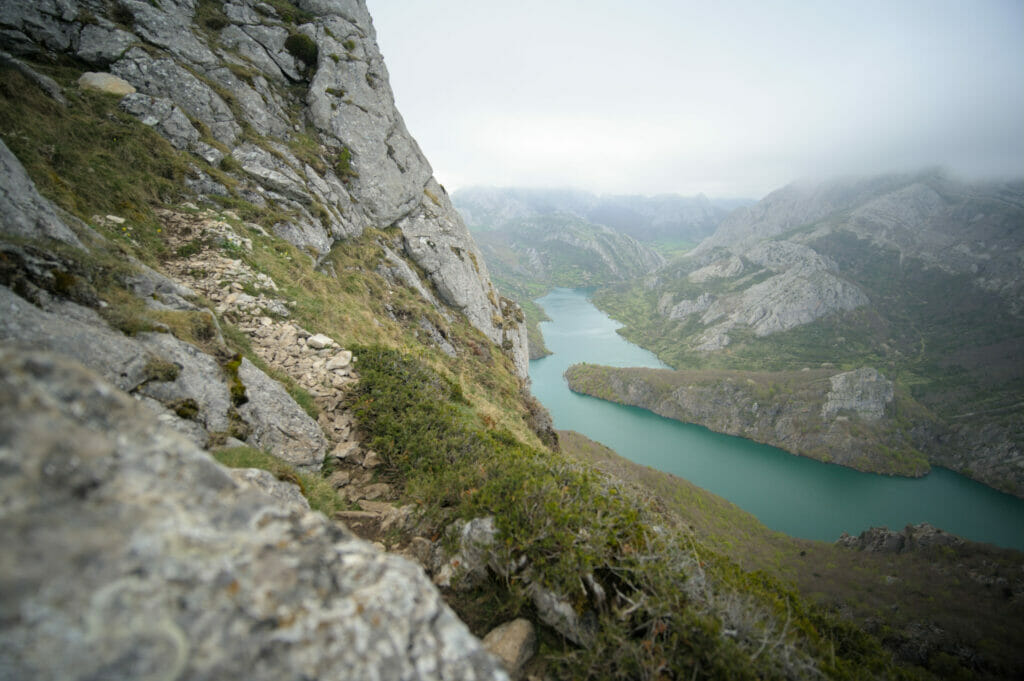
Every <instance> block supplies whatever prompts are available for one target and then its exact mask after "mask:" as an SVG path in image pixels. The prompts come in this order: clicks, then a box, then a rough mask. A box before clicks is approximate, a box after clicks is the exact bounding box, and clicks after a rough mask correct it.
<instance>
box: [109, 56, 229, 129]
mask: <svg viewBox="0 0 1024 681" xmlns="http://www.w3.org/2000/svg"><path fill="white" fill-rule="evenodd" d="M110 71H111V72H112V73H114V74H115V75H118V76H120V77H121V78H124V79H125V80H127V81H128V82H129V83H131V84H132V85H134V86H135V87H136V88H137V89H138V90H139V92H142V93H145V94H148V95H153V96H156V97H164V98H167V99H170V100H172V101H173V102H174V103H175V104H177V105H178V106H180V107H181V108H182V109H183V110H184V111H185V112H186V113H188V114H189V115H191V116H194V117H195V118H197V119H199V120H200V121H202V122H203V123H205V124H206V125H207V126H208V127H209V128H210V132H211V133H212V134H213V136H214V137H215V138H216V139H217V141H219V142H221V143H223V144H227V145H231V144H233V143H234V141H235V139H236V138H237V137H238V135H239V133H241V131H242V128H241V127H240V126H239V125H238V123H237V122H236V121H235V116H234V114H233V113H232V112H231V107H229V106H228V105H227V103H226V102H225V101H224V99H223V98H221V96H220V95H219V94H217V93H216V92H215V91H214V90H213V89H212V88H210V86H208V85H206V84H205V83H204V82H203V81H201V80H199V79H198V78H197V77H196V76H194V75H192V74H191V73H190V72H189V71H187V70H186V69H185V68H184V67H182V66H180V65H178V64H177V63H176V62H175V61H174V60H173V59H169V58H154V57H152V56H150V54H149V53H148V52H146V51H145V50H143V49H141V48H132V49H131V50H129V51H128V52H127V53H126V54H125V55H124V57H122V58H121V59H119V60H118V61H116V62H115V63H113V64H111V66H110Z"/></svg>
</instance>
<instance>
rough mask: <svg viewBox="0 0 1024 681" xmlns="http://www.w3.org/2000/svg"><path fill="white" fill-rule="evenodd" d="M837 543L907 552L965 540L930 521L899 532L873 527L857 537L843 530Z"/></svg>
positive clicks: (887, 551)
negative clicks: (932, 524)
mask: <svg viewBox="0 0 1024 681" xmlns="http://www.w3.org/2000/svg"><path fill="white" fill-rule="evenodd" d="M836 544H837V545H838V546H843V547H845V548H848V549H854V550H857V551H867V552H868V553H906V552H909V551H918V550H921V549H927V548H932V547H936V546H950V547H956V546H962V545H963V544H964V540H963V539H961V538H960V537H958V536H956V535H955V534H949V533H947V532H943V531H942V530H940V529H939V528H937V527H933V526H931V525H929V524H928V523H921V524H919V525H907V526H906V527H904V528H903V529H902V530H900V531H899V532H894V531H892V530H890V529H889V528H887V527H872V528H870V529H867V530H864V531H863V532H861V533H860V534H859V535H857V536H856V537H854V536H851V535H849V534H847V533H845V532H843V535H842V536H841V537H839V539H837V540H836Z"/></svg>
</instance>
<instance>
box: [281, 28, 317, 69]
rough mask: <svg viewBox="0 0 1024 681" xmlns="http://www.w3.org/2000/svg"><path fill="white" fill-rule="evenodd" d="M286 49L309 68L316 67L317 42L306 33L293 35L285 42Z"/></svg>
mask: <svg viewBox="0 0 1024 681" xmlns="http://www.w3.org/2000/svg"><path fill="white" fill-rule="evenodd" d="M284 48H285V49H286V50H288V52H289V53H290V54H291V55H292V56H293V57H295V58H296V59H298V60H299V61H301V62H302V63H303V64H305V65H306V66H307V67H315V66H316V60H317V55H318V50H317V47H316V42H314V40H313V39H312V38H310V37H309V36H308V35H306V34H305V33H292V34H291V35H290V36H288V38H287V39H286V40H285V41H284Z"/></svg>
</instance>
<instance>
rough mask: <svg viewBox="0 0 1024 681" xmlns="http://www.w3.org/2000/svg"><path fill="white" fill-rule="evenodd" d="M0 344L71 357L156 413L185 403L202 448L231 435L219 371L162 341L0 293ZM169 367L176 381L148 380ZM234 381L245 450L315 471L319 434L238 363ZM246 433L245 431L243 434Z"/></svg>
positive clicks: (196, 353)
mask: <svg viewBox="0 0 1024 681" xmlns="http://www.w3.org/2000/svg"><path fill="white" fill-rule="evenodd" d="M0 310H2V311H3V314H2V315H0V340H4V341H5V342H7V343H8V344H11V345H15V346H19V347H23V348H35V349H43V350H49V351H52V352H57V353H60V354H62V355H65V356H68V357H72V358H74V359H76V360H78V361H79V362H81V363H82V364H84V365H86V366H88V367H89V368H91V369H92V370H94V371H96V372H97V373H100V374H101V375H103V376H104V377H105V378H106V379H107V380H109V381H111V382H112V383H114V384H115V385H116V386H117V387H118V388H119V389H121V390H124V391H128V392H137V393H138V394H139V395H140V396H145V397H148V398H152V399H154V400H156V401H157V402H158V403H160V404H162V405H172V406H173V405H177V404H181V403H182V401H183V400H191V401H192V404H193V405H194V407H195V409H196V414H195V416H194V417H193V420H194V422H195V423H197V424H199V425H201V426H202V431H201V432H202V435H203V437H202V439H201V441H200V442H197V444H204V443H205V440H206V437H208V436H209V435H210V434H212V433H226V432H230V431H231V430H232V426H233V424H232V417H231V409H232V401H231V394H230V390H229V389H228V385H227V383H226V381H227V378H226V377H225V375H224V371H223V370H222V369H221V367H220V365H219V364H218V363H217V362H216V361H214V359H213V358H212V357H211V356H210V355H207V354H205V353H203V352H201V351H200V350H199V349H198V348H196V347H194V346H192V345H189V344H188V343H185V342H183V341H180V340H178V339H177V338H174V337H173V336H171V335H169V334H162V333H143V334H139V336H137V337H135V338H130V337H128V336H125V335H123V334H122V333H120V332H119V331H114V330H112V329H110V328H109V327H108V326H107V324H106V323H105V322H104V321H103V320H102V319H101V318H100V317H99V316H98V315H96V313H94V312H93V311H92V310H89V309H87V308H84V307H82V306H80V305H76V304H74V303H71V302H55V303H53V304H52V309H51V310H42V309H40V308H38V307H36V306H35V305H32V304H31V303H29V302H27V301H26V300H24V299H23V298H21V297H20V296H18V295H16V294H14V293H13V292H12V291H11V290H10V289H8V288H7V287H4V286H0ZM157 361H159V362H162V363H164V364H166V363H170V364H172V365H173V366H175V367H177V371H176V373H177V375H176V376H175V377H174V378H172V379H170V380H155V379H154V377H153V368H152V367H153V366H154V365H153V363H154V362H157ZM239 378H240V379H241V380H242V383H243V385H245V387H246V395H247V397H248V400H249V401H248V402H247V403H246V404H244V405H241V406H240V407H239V410H238V412H239V415H240V417H241V419H243V420H244V421H245V422H247V423H248V424H249V425H251V426H252V429H251V432H250V433H249V435H250V437H251V438H252V443H253V444H254V445H255V446H258V447H264V448H267V449H268V450H269V451H270V452H271V453H272V454H274V455H275V456H278V457H280V458H282V459H285V460H286V461H289V462H291V463H293V464H295V465H297V466H300V467H302V468H305V469H308V470H318V469H319V467H320V464H321V462H322V461H323V455H324V451H325V450H326V447H327V443H326V441H325V440H324V436H323V433H322V432H321V431H320V428H319V427H318V426H317V424H316V422H315V421H313V419H311V418H310V417H309V416H308V415H307V414H306V413H305V412H304V411H302V408H301V407H299V405H298V404H296V403H295V401H294V400H293V399H292V398H291V397H290V396H289V395H288V394H287V393H286V392H285V390H284V389H283V388H282V387H281V385H280V384H279V383H277V382H276V381H273V380H272V379H270V378H269V377H267V376H266V374H264V373H263V372H262V371H260V370H259V369H258V368H256V367H255V366H253V365H252V364H250V363H249V362H248V361H243V362H242V366H241V367H240V368H239ZM247 427H248V426H247Z"/></svg>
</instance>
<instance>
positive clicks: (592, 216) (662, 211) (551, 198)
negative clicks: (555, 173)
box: [452, 187, 753, 243]
mask: <svg viewBox="0 0 1024 681" xmlns="http://www.w3.org/2000/svg"><path fill="white" fill-rule="evenodd" d="M452 200H453V201H454V202H455V204H456V208H457V209H458V210H459V212H460V213H462V216H463V218H464V219H465V220H466V224H468V225H469V227H470V229H472V230H475V231H476V230H487V229H504V228H505V227H507V226H509V225H511V224H513V223H515V222H517V221H520V220H522V219H524V218H536V217H540V216H543V215H551V214H556V213H569V214H571V215H575V216H577V217H580V218H583V219H584V220H587V221H589V222H593V223H596V224H599V225H605V226H606V227H610V228H612V229H614V230H615V231H617V232H620V233H622V234H626V235H629V236H631V237H633V238H634V239H637V240H639V241H648V242H654V241H657V242H680V241H689V242H692V243H696V242H698V241H700V240H701V239H703V238H704V237H706V236H708V235H710V234H711V233H713V232H714V230H715V227H716V226H717V225H718V223H719V222H721V221H722V219H723V218H724V217H725V216H726V215H728V214H729V213H730V212H731V211H732V210H733V209H735V208H738V207H740V206H744V205H747V204H751V203H753V201H749V200H746V199H726V200H719V199H708V198H707V197H706V196H704V195H697V196H692V197H691V196H678V195H674V194H663V195H659V196H628V195H601V196H598V195H595V194H591V193H589V192H583V191H575V190H569V189H521V188H496V187H468V188H465V189H460V190H458V191H457V192H455V194H454V195H453V197H452Z"/></svg>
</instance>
